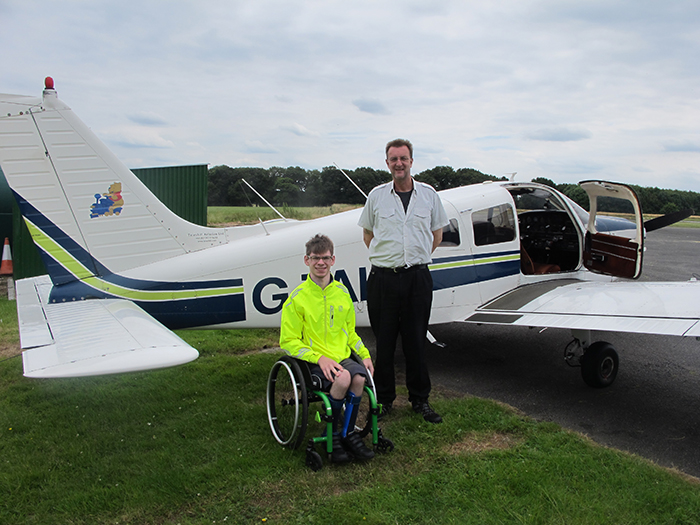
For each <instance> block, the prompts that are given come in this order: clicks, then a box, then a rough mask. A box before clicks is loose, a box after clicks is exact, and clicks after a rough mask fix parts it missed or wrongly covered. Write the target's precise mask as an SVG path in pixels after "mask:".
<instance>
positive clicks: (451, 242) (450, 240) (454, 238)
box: [440, 219, 459, 246]
mask: <svg viewBox="0 0 700 525" xmlns="http://www.w3.org/2000/svg"><path fill="white" fill-rule="evenodd" d="M440 246H459V225H458V224H457V219H450V223H449V224H448V225H447V226H445V227H444V228H443V229H442V242H441V243H440Z"/></svg>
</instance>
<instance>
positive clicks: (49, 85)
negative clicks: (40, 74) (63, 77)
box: [44, 77, 53, 89]
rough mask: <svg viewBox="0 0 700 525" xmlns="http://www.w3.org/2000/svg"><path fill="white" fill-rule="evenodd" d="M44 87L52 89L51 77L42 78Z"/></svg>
mask: <svg viewBox="0 0 700 525" xmlns="http://www.w3.org/2000/svg"><path fill="white" fill-rule="evenodd" d="M44 87H45V88H46V89H53V78H51V77H46V78H45V79H44Z"/></svg>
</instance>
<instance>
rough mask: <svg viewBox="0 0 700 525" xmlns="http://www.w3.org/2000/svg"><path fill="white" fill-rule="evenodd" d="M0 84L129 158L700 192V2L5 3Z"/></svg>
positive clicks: (1, 0) (148, 162) (139, 162)
mask: <svg viewBox="0 0 700 525" xmlns="http://www.w3.org/2000/svg"><path fill="white" fill-rule="evenodd" d="M0 46H1V47H0V49H2V53H0V66H1V67H0V92H3V93H14V94H22V95H35V96H38V95H40V93H41V90H42V88H43V81H44V80H43V79H44V77H45V76H47V75H49V76H52V77H53V78H54V79H55V82H56V89H57V91H58V94H59V97H60V98H61V99H62V100H63V101H64V102H66V103H67V104H68V105H69V106H71V107H72V108H73V109H74V110H75V112H76V113H77V114H78V116H79V117H80V118H81V119H82V120H83V121H85V122H86V124H87V125H88V126H90V127H91V128H92V129H93V131H95V133H96V134H97V135H98V136H99V137H100V138H101V139H102V140H104V141H105V142H106V143H107V145H108V146H109V147H110V148H111V149H112V150H113V151H114V152H115V153H116V154H117V156H118V157H119V158H120V159H122V161H123V162H124V163H125V164H126V165H127V166H129V167H147V166H167V165H180V164H210V165H212V166H214V165H218V164H227V165H229V166H258V167H264V168H267V167H270V166H283V167H286V166H301V167H303V168H306V169H320V168H322V167H324V166H329V165H332V164H334V163H337V164H338V165H340V166H341V167H344V168H349V169H354V168H357V167H361V166H371V167H374V168H379V169H383V168H386V165H385V163H384V145H385V144H386V142H387V141H389V140H391V139H393V138H396V137H404V138H409V139H410V140H412V141H413V143H414V145H415V162H414V173H418V172H420V171H422V170H424V169H428V168H432V167H435V166H444V165H447V166H452V167H453V168H455V169H456V168H461V167H468V168H475V169H478V170H480V171H483V172H485V173H489V174H493V175H499V176H500V175H504V174H509V173H512V172H517V173H518V174H517V177H516V180H530V179H532V178H534V177H547V178H550V179H552V180H554V181H555V182H557V183H562V182H577V181H579V180H584V179H590V178H602V179H607V180H615V181H620V182H627V183H636V184H641V185H643V186H658V187H662V188H674V189H683V190H693V191H700V109H699V103H700V2H698V1H697V0H679V1H675V0H667V1H664V2H661V1H658V0H629V1H618V0H602V1H599V0H577V1H569V0H540V1H537V0H504V1H492V2H476V1H464V0H443V1H428V0H406V1H403V0H400V1H394V2H388V1H381V0H353V1H347V0H343V1H336V0H297V1H293V0H228V1H224V0H220V1H213V0H197V1H191V2H190V1H177V0H172V1H155V0H139V1H133V0H119V1H108V0H105V1H100V0H94V1H93V0H79V1H76V0H63V1H61V2H57V1H37V0H0Z"/></svg>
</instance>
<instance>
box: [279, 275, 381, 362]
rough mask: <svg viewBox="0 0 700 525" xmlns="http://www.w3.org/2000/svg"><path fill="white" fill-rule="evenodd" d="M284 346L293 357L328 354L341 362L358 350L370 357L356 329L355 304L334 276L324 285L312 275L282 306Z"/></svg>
mask: <svg viewBox="0 0 700 525" xmlns="http://www.w3.org/2000/svg"><path fill="white" fill-rule="evenodd" d="M280 347H281V348H282V350H284V351H285V352H287V353H288V354H289V355H291V356H292V357H296V358H298V359H303V360H304V361H308V362H309V363H318V360H319V358H320V357H321V356H322V355H324V356H326V357H329V358H331V359H333V360H334V361H336V362H337V363H340V362H341V361H342V360H343V359H347V358H348V357H350V351H351V350H354V351H355V352H357V354H358V355H359V356H360V358H362V359H367V358H369V357H370V355H369V351H368V350H367V348H366V347H365V345H364V343H363V342H362V339H360V336H358V335H357V333H356V332H355V307H354V305H353V304H352V299H351V298H350V293H349V292H348V290H347V288H345V286H344V285H343V284H342V283H340V282H338V281H336V280H334V279H331V282H330V284H328V286H326V287H325V288H324V289H321V287H320V286H319V285H318V284H316V283H315V282H314V281H313V280H312V279H311V277H307V278H306V280H305V281H304V282H303V283H301V284H300V285H299V286H297V287H296V288H295V289H294V291H293V292H292V293H291V295H290V296H289V297H288V298H287V300H286V301H285V303H284V307H283V308H282V324H281V325H280Z"/></svg>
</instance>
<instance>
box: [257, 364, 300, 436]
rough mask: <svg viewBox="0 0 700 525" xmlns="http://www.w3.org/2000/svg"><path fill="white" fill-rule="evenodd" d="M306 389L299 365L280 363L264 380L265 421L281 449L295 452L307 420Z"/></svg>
mask: <svg viewBox="0 0 700 525" xmlns="http://www.w3.org/2000/svg"><path fill="white" fill-rule="evenodd" d="M308 412H309V401H308V398H307V394H306V385H305V384H304V378H303V376H302V374H301V370H300V368H299V365H298V364H297V363H295V362H293V361H291V360H289V361H288V360H285V359H280V360H279V361H277V362H276V363H275V364H274V365H272V370H270V376H269V377H268V380H267V418H268V421H269V422H270V429H272V435H273V436H275V439H276V440H277V442H278V443H280V444H281V445H284V446H286V447H289V448H293V449H295V448H298V447H299V445H300V444H301V442H302V441H303V440H304V434H305V433H306V425H307V423H308V417H309V414H308Z"/></svg>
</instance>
